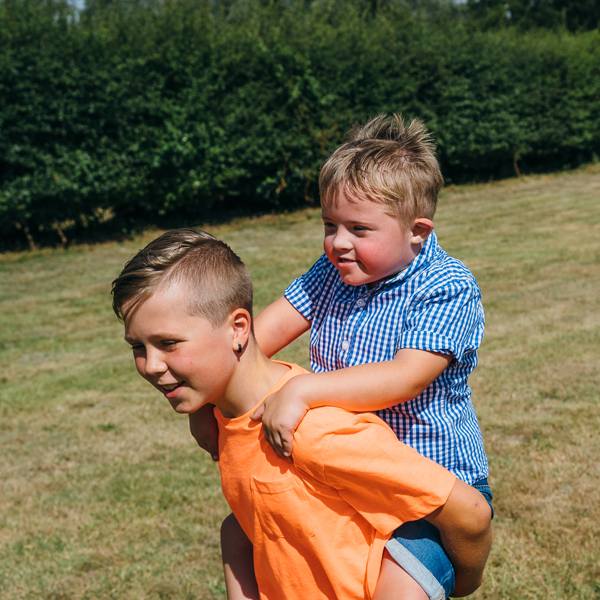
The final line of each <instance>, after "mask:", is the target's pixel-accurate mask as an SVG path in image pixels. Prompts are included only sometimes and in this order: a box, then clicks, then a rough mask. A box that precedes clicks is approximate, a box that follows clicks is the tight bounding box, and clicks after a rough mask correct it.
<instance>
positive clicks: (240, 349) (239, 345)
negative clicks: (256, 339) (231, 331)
mask: <svg viewBox="0 0 600 600" xmlns="http://www.w3.org/2000/svg"><path fill="white" fill-rule="evenodd" d="M237 351H238V354H241V353H242V345H241V344H238V349H237Z"/></svg>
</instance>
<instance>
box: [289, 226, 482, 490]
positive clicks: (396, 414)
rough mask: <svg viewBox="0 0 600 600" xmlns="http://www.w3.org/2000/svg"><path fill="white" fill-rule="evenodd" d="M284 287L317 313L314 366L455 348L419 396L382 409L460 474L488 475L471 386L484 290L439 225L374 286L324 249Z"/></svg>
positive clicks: (408, 437)
mask: <svg viewBox="0 0 600 600" xmlns="http://www.w3.org/2000/svg"><path fill="white" fill-rule="evenodd" d="M285 296H286V298H287V299H288V300H289V301H290V302H291V303H292V305H293V306H294V307H295V308H296V309H297V310H298V311H299V312H300V313H301V314H302V315H304V316H305V317H306V318H307V319H309V320H310V321H311V325H312V326H311V336H310V361H311V366H312V369H313V371H314V372H315V373H319V372H323V371H333V370H335V369H342V368H344V367H350V366H353V365H359V364H365V363H372V362H380V361H386V360H393V358H394V356H395V354H396V352H397V351H398V350H399V349H401V348H415V349H418V350H427V351H430V352H441V353H444V354H452V355H453V356H454V359H453V360H452V362H451V363H450V365H449V366H448V368H447V369H446V370H445V371H444V372H443V373H442V374H441V375H440V376H439V377H438V378H437V379H436V380H435V381H434V382H433V383H432V384H431V385H430V386H429V387H428V388H427V389H426V390H425V391H424V392H423V393H422V394H421V395H420V396H418V397H417V398H415V399H414V400H411V401H409V402H404V403H402V404H398V405H397V406H393V407H392V408H389V409H385V410H380V411H377V414H378V415H379V416H380V417H381V418H382V419H384V420H385V421H386V422H387V423H388V424H389V425H390V427H391V428H392V429H393V430H394V432H395V433H396V435H397V436H398V438H399V439H401V440H402V441H404V442H405V443H406V444H408V445H410V446H412V447H413V448H415V449H416V450H417V451H418V452H420V453H421V454H423V455H424V456H427V457H429V458H431V459H432V460H434V461H435V462H437V463H439V464H441V465H443V466H444V467H446V468H447V469H448V470H450V471H452V472H453V473H454V474H455V475H456V476H457V477H459V478H460V479H462V480H463V481H465V482H467V483H469V484H471V483H474V482H475V481H477V480H479V479H482V478H484V477H487V476H488V463H487V458H486V455H485V451H484V449H483V440H482V438H481V431H480V429H479V425H478V423H477V417H476V415H475V411H474V409H473V405H472V403H471V389H470V388H469V386H468V385H467V377H468V376H469V375H470V373H471V371H473V369H474V368H475V366H476V364H477V348H478V347H479V344H480V343H481V339H482V337H483V327H484V314H483V307H482V306H481V292H480V290H479V287H478V286H477V282H476V281H475V278H474V277H473V275H472V274H471V272H470V271H469V270H468V269H467V268H466V267H465V266H464V265H463V264H462V263H461V262H460V261H458V260H456V259H454V258H451V257H450V256H448V254H446V252H444V251H443V250H442V249H441V248H440V247H439V245H438V243H437V239H436V237H435V234H433V233H432V234H431V235H430V236H429V239H428V240H427V242H426V244H425V246H424V248H423V249H422V250H421V252H420V253H419V255H418V256H417V257H416V258H415V260H413V262H412V263H411V264H410V265H409V267H408V268H407V269H405V270H404V271H402V272H400V273H398V275H396V276H395V277H394V278H392V279H388V280H386V281H384V282H381V283H379V284H378V285H377V286H376V287H375V288H374V289H372V290H370V289H368V287H367V286H366V285H361V286H351V285H347V284H345V283H344V282H343V281H342V280H341V278H340V276H339V273H338V271H337V269H336V268H335V267H334V266H333V265H332V264H331V262H329V260H328V259H327V257H326V256H325V255H323V256H321V258H320V259H319V260H318V261H317V262H316V263H315V264H314V265H313V267H312V268H311V269H310V270H309V271H308V273H306V274H305V275H303V276H302V277H299V278H298V279H296V280H295V281H294V282H293V283H292V284H291V285H290V286H289V287H288V289H287V290H286V291H285Z"/></svg>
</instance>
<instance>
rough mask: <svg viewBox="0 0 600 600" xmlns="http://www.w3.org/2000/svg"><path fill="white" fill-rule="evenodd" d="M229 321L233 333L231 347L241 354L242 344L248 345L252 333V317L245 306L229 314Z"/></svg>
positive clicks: (243, 345) (243, 346)
mask: <svg viewBox="0 0 600 600" xmlns="http://www.w3.org/2000/svg"><path fill="white" fill-rule="evenodd" d="M229 322H230V324H231V334H232V337H231V347H232V348H233V351H234V352H235V353H236V354H241V353H240V352H239V348H240V346H241V347H242V348H245V347H246V344H247V343H248V338H249V337H250V335H251V333H252V317H251V316H250V313H249V312H248V311H247V310H246V309H245V308H236V309H235V310H234V311H233V312H232V313H231V315H230V316H229Z"/></svg>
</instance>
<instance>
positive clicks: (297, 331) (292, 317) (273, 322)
mask: <svg viewBox="0 0 600 600" xmlns="http://www.w3.org/2000/svg"><path fill="white" fill-rule="evenodd" d="M309 329H310V321H309V320H308V319H305V318H304V317H303V316H302V315H301V314H300V313H299V312H298V311H297V310H296V309H295V308H294V307H293V306H292V305H291V304H290V303H289V301H288V300H287V299H286V298H285V296H281V298H279V299H278V300H275V302H273V304H270V305H269V306H267V308H265V309H264V310H263V311H262V312H261V313H260V314H259V315H258V316H257V317H256V319H254V337H255V338H256V341H257V342H258V345H259V347H260V349H261V350H262V351H263V352H264V353H265V354H266V355H267V356H268V357H269V358H271V356H273V355H274V354H277V352H279V351H280V350H281V349H282V348H285V347H286V346H287V345H288V344H289V343H291V342H293V341H294V340H295V339H296V338H298V337H300V336H301V335H302V334H303V333H304V332H305V331H308V330H309Z"/></svg>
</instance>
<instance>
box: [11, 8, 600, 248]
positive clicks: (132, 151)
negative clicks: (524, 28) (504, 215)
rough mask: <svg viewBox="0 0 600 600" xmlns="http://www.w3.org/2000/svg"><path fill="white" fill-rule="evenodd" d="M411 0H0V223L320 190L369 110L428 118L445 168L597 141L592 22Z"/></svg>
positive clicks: (588, 152) (465, 177) (60, 228)
mask: <svg viewBox="0 0 600 600" xmlns="http://www.w3.org/2000/svg"><path fill="white" fill-rule="evenodd" d="M435 9H436V10H435V11H434V10H430V11H429V12H428V13H427V14H426V15H425V16H424V15H423V13H422V12H421V13H420V12H419V11H415V10H414V8H413V7H411V6H409V5H407V4H404V3H402V2H387V3H373V2H364V3H354V2H346V1H343V0H337V1H335V0H329V1H326V0H317V1H313V2H306V1H301V0H298V1H293V0H288V2H280V3H267V2H260V1H258V0H256V1H252V0H248V1H245V2H241V1H237V2H228V3H225V2H222V3H216V2H211V1H210V0H164V1H162V2H159V1H156V2H153V1H150V2H144V3H141V2H140V3H133V2H129V3H119V2H117V1H116V0H114V1H113V2H110V3H108V5H107V2H106V0H102V1H100V0H97V1H96V2H95V3H93V4H92V3H90V2H88V8H87V9H86V10H85V11H83V12H81V13H78V12H76V11H74V10H73V9H72V8H71V7H70V6H69V5H67V4H66V3H64V2H61V1H59V0H0V86H1V88H0V122H1V130H0V131H1V136H0V174H1V181H0V234H1V235H2V236H3V238H4V240H5V243H8V244H10V243H12V242H17V241H18V240H24V239H29V241H30V243H36V242H39V241H43V240H45V239H46V240H48V239H50V240H52V239H55V240H61V239H62V241H63V242H65V241H66V239H67V238H69V237H71V236H72V235H78V236H81V235H84V234H85V233H86V232H93V231H96V230H98V229H102V228H107V227H108V228H113V229H114V228H117V229H118V230H122V229H125V230H131V229H134V228H135V227H137V226H139V225H143V224H148V223H156V224H158V223H165V222H169V223H170V224H177V223H184V222H187V223H190V222H198V221H201V220H203V219H207V218H211V217H214V216H215V215H219V214H221V213H223V212H224V211H238V212H240V211H242V212H246V213H247V212H253V211H262V210H269V209H272V208H276V209H288V208H293V207H296V206H299V205H301V204H304V203H306V202H313V203H318V190H317V176H318V168H319V165H320V163H321V162H322V161H323V159H324V158H325V157H326V156H327V155H328V154H329V153H330V152H331V151H332V150H333V148H335V146H336V145H338V144H339V143H340V142H341V139H342V136H343V133H344V132H345V131H346V130H347V129H348V128H349V127H350V126H351V125H352V124H353V123H354V122H355V121H357V120H363V119H365V118H367V117H369V116H372V115H375V114H378V113H380V112H401V113H403V115H404V116H405V117H409V118H410V117H413V116H419V117H420V118H422V119H424V120H425V121H426V122H427V124H428V126H429V127H430V129H431V130H432V131H433V132H434V134H435V137H436V139H437V142H438V156H439V158H440V161H441V163H442V168H443V172H444V175H445V177H446V178H447V180H449V181H452V182H464V181H474V180H488V179H490V178H499V177H506V176H511V175H514V174H515V172H534V171H542V170H555V169H560V168H566V167H569V166H575V165H578V164H581V163H583V162H587V161H590V160H595V159H596V158H597V155H598V154H600V77H599V75H600V43H599V42H600V35H599V34H598V31H590V32H586V33H582V34H579V35H572V34H570V33H568V32H567V31H564V30H562V31H558V32H556V31H552V32H549V31H534V32H529V33H528V34H527V35H524V34H523V33H521V32H520V31H518V30H517V29H516V28H513V29H503V30H499V31H484V30H477V29H474V28H473V27H472V26H471V25H469V22H468V21H466V20H465V19H464V18H463V17H461V14H460V13H458V12H457V9H456V7H454V6H452V5H450V4H443V3H438V4H436V5H435Z"/></svg>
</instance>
